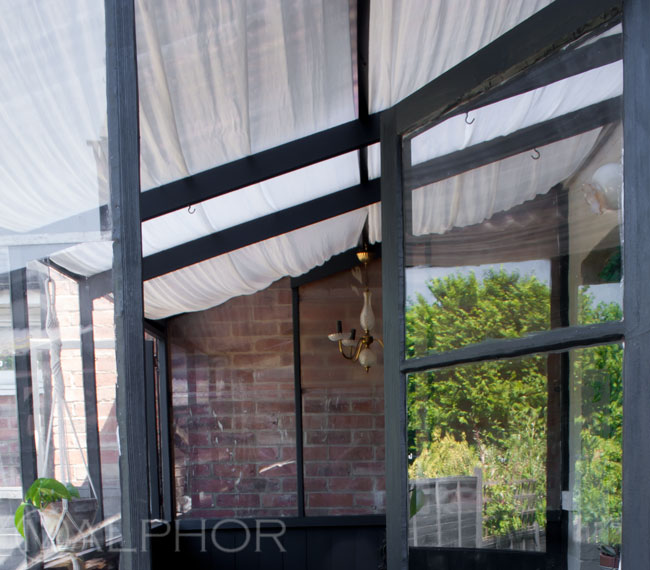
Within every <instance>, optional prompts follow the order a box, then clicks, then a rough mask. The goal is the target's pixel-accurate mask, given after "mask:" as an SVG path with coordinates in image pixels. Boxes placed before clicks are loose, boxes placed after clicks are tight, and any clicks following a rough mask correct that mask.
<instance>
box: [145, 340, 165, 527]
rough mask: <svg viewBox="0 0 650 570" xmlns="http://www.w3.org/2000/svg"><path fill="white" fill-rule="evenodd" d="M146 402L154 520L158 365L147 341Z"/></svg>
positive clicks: (157, 503)
mask: <svg viewBox="0 0 650 570" xmlns="http://www.w3.org/2000/svg"><path fill="white" fill-rule="evenodd" d="M144 344H145V354H144V361H145V375H144V382H145V401H144V413H145V417H146V421H147V457H148V464H149V514H150V515H151V518H152V519H160V518H162V517H161V514H162V513H161V509H160V505H161V501H160V479H159V474H160V466H159V464H158V430H157V421H156V365H155V348H154V341H153V340H145V343H144Z"/></svg>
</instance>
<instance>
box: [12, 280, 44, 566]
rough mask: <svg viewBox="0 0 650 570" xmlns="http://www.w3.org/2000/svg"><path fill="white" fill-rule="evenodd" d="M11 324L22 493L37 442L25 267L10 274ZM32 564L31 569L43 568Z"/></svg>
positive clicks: (36, 540) (36, 542)
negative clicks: (35, 436) (35, 437)
mask: <svg viewBox="0 0 650 570" xmlns="http://www.w3.org/2000/svg"><path fill="white" fill-rule="evenodd" d="M9 283H10V285H9V289H10V298H11V323H12V327H13V336H14V370H15V373H16V408H17V414H18V444H19V450H20V476H21V483H22V491H23V496H25V495H26V494H27V489H29V487H30V485H31V484H32V483H33V482H34V481H35V480H36V478H37V477H38V466H37V460H36V441H35V439H34V399H33V393H32V365H31V353H30V346H29V313H28V305H27V270H26V269H25V268H22V269H15V270H13V271H11V272H10V274H9ZM35 515H36V511H34V510H32V509H31V508H29V507H28V508H27V509H26V510H25V518H24V523H25V556H26V560H27V561H29V560H30V559H31V558H33V557H35V556H37V555H38V554H39V552H40V550H41V538H40V534H41V526H40V521H39V518H38V516H35ZM42 567H43V565H42V563H40V562H38V563H35V564H34V565H33V566H32V565H30V568H36V569H38V568H42Z"/></svg>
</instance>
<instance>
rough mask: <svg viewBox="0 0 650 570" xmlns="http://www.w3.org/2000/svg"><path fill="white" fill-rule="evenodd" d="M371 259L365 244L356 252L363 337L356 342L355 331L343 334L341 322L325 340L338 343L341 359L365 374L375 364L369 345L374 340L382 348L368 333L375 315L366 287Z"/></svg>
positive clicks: (368, 289)
mask: <svg viewBox="0 0 650 570" xmlns="http://www.w3.org/2000/svg"><path fill="white" fill-rule="evenodd" d="M371 257H372V256H371V253H370V251H369V250H368V245H367V244H364V245H363V247H362V248H361V249H360V250H359V251H357V259H358V260H359V262H360V263H362V264H363V270H362V275H363V285H364V289H363V307H362V308H361V315H360V317H359V321H360V323H361V330H362V331H363V335H362V336H361V338H360V339H359V340H357V339H356V332H357V331H356V329H352V330H351V331H350V332H349V333H344V332H343V326H342V323H341V321H337V322H336V332H335V333H331V334H329V335H327V338H329V339H330V340H331V341H332V342H336V343H338V346H339V352H340V353H341V355H342V356H343V358H345V359H346V360H352V361H354V362H359V364H361V366H363V367H364V369H365V371H366V372H368V370H370V367H371V366H374V365H375V364H376V363H377V355H376V354H375V353H374V352H373V351H372V349H371V348H370V345H372V343H373V342H374V341H375V340H376V341H377V342H378V343H379V344H380V345H381V346H382V347H383V346H384V343H383V342H382V341H381V339H379V338H377V339H375V338H373V336H372V335H371V334H370V331H371V330H372V328H373V327H374V326H375V313H374V312H373V310H372V292H371V291H370V288H369V287H368V262H369V261H370V259H371Z"/></svg>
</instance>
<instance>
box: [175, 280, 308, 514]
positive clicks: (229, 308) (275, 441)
mask: <svg viewBox="0 0 650 570" xmlns="http://www.w3.org/2000/svg"><path fill="white" fill-rule="evenodd" d="M170 345H171V355H172V367H171V369H172V378H173V380H172V382H173V385H172V390H173V404H174V459H175V469H176V492H177V504H178V508H179V511H181V512H184V513H187V516H191V517H231V516H238V517H247V516H257V515H273V516H292V515H296V514H297V497H296V464H295V451H296V449H295V441H296V437H295V413H294V409H295V406H294V380H293V341H292V323H291V289H290V287H289V280H288V279H283V280H281V281H279V282H277V283H275V284H273V285H272V286H271V287H269V288H268V289H266V290H264V291H261V292H259V293H257V294H255V295H247V296H242V297H238V298H236V299H232V300H231V301H229V302H227V303H225V304H223V305H220V306H218V307H215V308H213V309H210V310H207V311H203V312H200V313H190V314H187V315H182V316H180V317H177V318H175V319H173V320H172V321H171V323H170Z"/></svg>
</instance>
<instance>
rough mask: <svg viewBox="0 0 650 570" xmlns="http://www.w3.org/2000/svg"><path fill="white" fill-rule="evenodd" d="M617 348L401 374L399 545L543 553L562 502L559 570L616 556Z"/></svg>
mask: <svg viewBox="0 0 650 570" xmlns="http://www.w3.org/2000/svg"><path fill="white" fill-rule="evenodd" d="M622 355H623V349H622V346H620V345H605V346H598V347H594V348H587V349H576V350H572V351H569V352H565V353H560V354H548V355H531V356H527V357H522V358H517V359H508V360H505V359H504V360H495V361H490V362H481V363H476V364H468V365H463V366H456V367H450V368H444V369H440V370H435V371H430V372H423V373H416V374H411V375H410V376H409V378H408V396H407V417H408V434H407V435H408V445H409V449H408V451H409V498H410V503H409V515H410V518H409V521H410V523H409V544H410V545H411V546H417V547H423V546H444V547H469V548H483V549H509V550H525V551H535V552H545V551H546V550H547V549H548V550H551V545H550V544H548V545H547V536H551V535H552V534H555V532H554V533H552V534H550V533H547V531H548V529H549V528H550V526H551V525H552V524H559V523H553V522H551V521H553V520H557V515H556V513H557V512H559V511H560V509H564V510H568V511H569V520H570V527H571V528H570V531H569V559H570V560H571V561H572V565H571V566H570V567H571V568H579V569H581V570H589V569H595V568H598V565H597V562H598V560H599V555H600V552H610V551H613V552H614V553H615V555H616V553H617V552H618V548H619V545H620V520H621V519H620V516H621V450H622V440H621V422H622V391H621V386H622V383H621V376H622ZM563 391H566V392H567V393H569V394H570V398H569V400H570V401H569V403H568V404H563V403H562V399H561V393H562V392H563ZM567 408H568V409H567ZM566 415H568V417H569V438H570V439H569V441H562V440H561V436H562V433H563V422H562V417H563V416H564V417H566ZM566 446H568V448H569V457H570V460H569V465H568V470H569V473H570V485H569V489H568V490H566V489H564V490H563V489H562V473H563V472H564V468H563V465H562V455H563V451H562V449H563V448H566ZM547 513H553V514H554V517H553V518H548V517H547ZM557 530H558V531H559V529H557ZM594 564H596V565H595V566H594Z"/></svg>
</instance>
